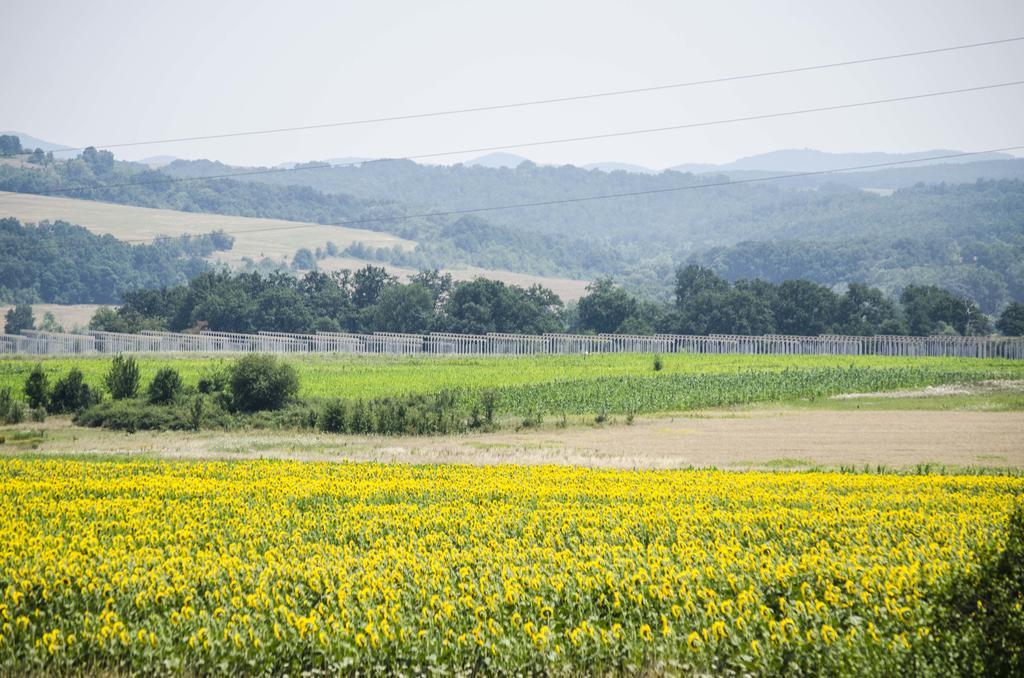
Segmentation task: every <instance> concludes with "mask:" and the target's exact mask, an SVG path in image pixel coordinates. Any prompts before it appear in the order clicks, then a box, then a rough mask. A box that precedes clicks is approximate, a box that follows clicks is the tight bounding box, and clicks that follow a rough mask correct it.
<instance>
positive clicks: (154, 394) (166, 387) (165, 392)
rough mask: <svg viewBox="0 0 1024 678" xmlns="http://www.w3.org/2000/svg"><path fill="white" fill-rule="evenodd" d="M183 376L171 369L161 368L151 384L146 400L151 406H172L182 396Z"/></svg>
mask: <svg viewBox="0 0 1024 678" xmlns="http://www.w3.org/2000/svg"><path fill="white" fill-rule="evenodd" d="M181 388H182V383H181V375H180V374H178V371H177V370H175V369H174V368H171V367H161V368H160V370H159V371H157V373H156V376H154V377H153V381H151V382H150V383H149V389H148V390H147V392H146V399H147V400H148V401H149V403H150V404H151V405H170V404H171V403H173V402H174V401H175V400H177V399H178V396H179V395H181Z"/></svg>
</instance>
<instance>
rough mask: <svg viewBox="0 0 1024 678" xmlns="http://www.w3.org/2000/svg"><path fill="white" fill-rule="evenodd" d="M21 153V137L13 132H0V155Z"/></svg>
mask: <svg viewBox="0 0 1024 678" xmlns="http://www.w3.org/2000/svg"><path fill="white" fill-rule="evenodd" d="M18 153H21V138H20V137H17V136H15V135H13V134H0V155H17V154H18Z"/></svg>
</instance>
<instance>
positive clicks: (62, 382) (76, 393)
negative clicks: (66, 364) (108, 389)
mask: <svg viewBox="0 0 1024 678" xmlns="http://www.w3.org/2000/svg"><path fill="white" fill-rule="evenodd" d="M97 402H99V395H98V394H97V393H96V392H95V391H94V390H93V389H91V388H89V385H88V384H86V383H85V377H84V376H83V375H82V371H81V370H80V369H78V368H77V367H73V368H72V369H71V371H69V372H68V373H67V374H66V375H64V376H63V377H61V378H60V379H58V380H57V383H56V384H54V385H53V392H52V393H50V403H49V407H48V408H47V409H48V411H49V412H51V413H53V414H62V413H65V412H79V411H81V410H84V409H85V408H87V407H89V406H90V405H93V404H95V403H97Z"/></svg>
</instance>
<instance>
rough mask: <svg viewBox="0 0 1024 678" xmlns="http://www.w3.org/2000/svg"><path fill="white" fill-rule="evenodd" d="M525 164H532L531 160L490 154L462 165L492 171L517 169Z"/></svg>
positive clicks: (506, 154)
mask: <svg viewBox="0 0 1024 678" xmlns="http://www.w3.org/2000/svg"><path fill="white" fill-rule="evenodd" d="M524 162H530V160H529V158H524V157H523V156H521V155H515V154H514V153H488V154H487V155H481V156H480V157H479V158H474V159H473V160H467V161H465V162H463V163H462V164H463V165H466V166H467V167H490V168H492V169H497V168H499V167H508V168H511V169H515V168H516V167H519V165H520V164H522V163H524Z"/></svg>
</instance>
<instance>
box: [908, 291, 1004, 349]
mask: <svg viewBox="0 0 1024 678" xmlns="http://www.w3.org/2000/svg"><path fill="white" fill-rule="evenodd" d="M900 303H901V304H902V305H903V311H904V313H905V314H906V317H907V325H908V328H909V330H910V333H911V334H913V335H917V336H925V335H929V334H933V333H937V332H938V331H939V328H940V326H941V325H942V324H943V323H945V324H946V325H949V326H950V327H952V328H953V329H954V330H955V331H956V332H957V333H958V334H964V335H967V334H970V335H978V334H989V333H990V332H991V331H992V324H991V323H990V322H989V320H988V318H987V317H986V316H985V314H983V313H982V312H981V309H979V308H978V306H977V304H975V303H974V302H973V301H970V300H968V299H964V298H962V297H958V296H957V295H955V294H953V293H952V292H950V291H949V290H944V289H942V288H941V287H938V286H937V285H908V286H907V287H906V288H904V290H903V294H901V295H900Z"/></svg>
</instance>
